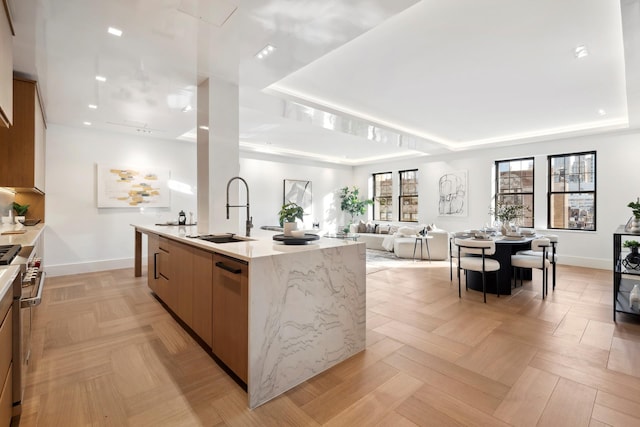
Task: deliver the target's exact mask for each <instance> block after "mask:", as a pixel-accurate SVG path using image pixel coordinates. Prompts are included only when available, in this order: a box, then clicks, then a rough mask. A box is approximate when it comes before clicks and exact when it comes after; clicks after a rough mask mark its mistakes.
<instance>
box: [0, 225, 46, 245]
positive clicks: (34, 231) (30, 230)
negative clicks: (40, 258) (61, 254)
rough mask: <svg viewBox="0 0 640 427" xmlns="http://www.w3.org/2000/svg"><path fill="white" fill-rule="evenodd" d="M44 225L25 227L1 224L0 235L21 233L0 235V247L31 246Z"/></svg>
mask: <svg viewBox="0 0 640 427" xmlns="http://www.w3.org/2000/svg"><path fill="white" fill-rule="evenodd" d="M44 227H45V225H44V224H43V223H40V224H37V225H33V226H28V227H25V226H24V225H22V224H2V226H0V233H4V232H12V231H22V230H24V231H25V232H24V233H22V234H0V245H21V246H33V245H34V243H35V242H36V240H38V237H40V234H41V233H42V231H43V230H44Z"/></svg>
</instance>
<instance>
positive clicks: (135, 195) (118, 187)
mask: <svg viewBox="0 0 640 427" xmlns="http://www.w3.org/2000/svg"><path fill="white" fill-rule="evenodd" d="M170 176H171V173H170V171H169V170H162V169H160V170H158V169H151V168H127V167H119V166H106V165H98V171H97V187H98V194H97V196H98V197H97V203H98V207H99V208H141V207H145V208H147V207H148V208H168V207H171V192H170V191H169V186H168V181H169V178H170Z"/></svg>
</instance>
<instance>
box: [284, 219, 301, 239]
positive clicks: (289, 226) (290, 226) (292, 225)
mask: <svg viewBox="0 0 640 427" xmlns="http://www.w3.org/2000/svg"><path fill="white" fill-rule="evenodd" d="M297 229H298V223H297V222H285V223H284V235H285V236H291V232H292V231H293V230H297Z"/></svg>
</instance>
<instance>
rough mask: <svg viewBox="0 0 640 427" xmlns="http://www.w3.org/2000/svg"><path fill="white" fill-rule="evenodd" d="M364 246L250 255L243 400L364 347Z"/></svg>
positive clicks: (259, 398)
mask: <svg viewBox="0 0 640 427" xmlns="http://www.w3.org/2000/svg"><path fill="white" fill-rule="evenodd" d="M365 258H366V257H365V245H364V244H358V245H345V246H340V247H333V248H325V249H320V250H313V251H303V252H297V253H296V252H293V253H286V254H280V255H277V256H270V257H264V258H259V259H256V260H252V262H251V263H250V270H249V276H250V283H251V287H250V289H249V313H250V314H249V381H248V393H249V407H250V408H255V407H256V406H259V405H261V404H263V403H265V402H266V401H268V400H270V399H272V398H274V397H276V396H278V395H280V394H282V393H284V392H285V391H287V390H289V389H291V388H293V387H295V386H296V385H298V384H300V383H302V382H304V381H306V380H307V379H309V378H311V377H313V376H315V375H317V374H319V373H321V372H323V371H325V370H327V369H329V368H330V367H332V366H334V365H336V364H338V363H339V362H341V361H343V360H345V359H347V358H349V357H351V356H352V355H354V354H356V353H358V352H360V351H362V350H364V348H365V344H366V342H365V341H366V339H365V337H366V313H365V312H366V269H365Z"/></svg>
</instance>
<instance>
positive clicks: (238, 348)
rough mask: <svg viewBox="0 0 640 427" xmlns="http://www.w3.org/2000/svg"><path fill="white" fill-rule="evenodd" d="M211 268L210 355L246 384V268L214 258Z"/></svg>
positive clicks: (229, 260)
mask: <svg viewBox="0 0 640 427" xmlns="http://www.w3.org/2000/svg"><path fill="white" fill-rule="evenodd" d="M213 265H214V267H213V286H212V294H213V295H212V300H213V307H212V309H213V346H212V349H213V353H214V354H215V355H216V357H218V358H219V359H220V360H221V361H222V362H223V363H224V364H225V365H227V367H228V368H229V369H231V370H232V371H233V372H234V373H235V374H236V375H237V376H238V377H239V378H240V379H241V380H242V381H244V382H245V384H246V383H247V363H248V296H249V280H248V278H249V268H248V264H247V263H244V262H242V261H239V260H236V259H233V258H229V257H225V256H223V255H219V254H214V256H213Z"/></svg>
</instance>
